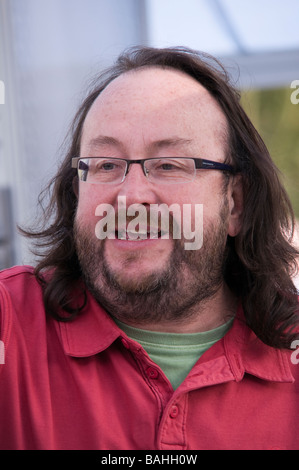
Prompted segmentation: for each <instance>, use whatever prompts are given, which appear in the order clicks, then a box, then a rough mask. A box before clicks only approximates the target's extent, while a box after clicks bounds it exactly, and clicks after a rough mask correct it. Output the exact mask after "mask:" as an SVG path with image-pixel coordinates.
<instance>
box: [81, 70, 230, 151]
mask: <svg viewBox="0 0 299 470" xmlns="http://www.w3.org/2000/svg"><path fill="white" fill-rule="evenodd" d="M134 130H135V137H137V135H136V133H137V132H139V133H140V132H141V133H142V135H143V137H144V138H145V139H146V138H147V137H148V138H149V139H153V140H154V139H155V138H157V139H158V138H163V137H165V138H169V137H170V135H169V134H171V133H173V134H174V135H177V134H180V137H185V138H189V137H191V138H193V137H194V135H195V134H196V133H197V132H199V133H198V135H201V136H203V135H204V134H205V133H206V136H207V138H208V137H212V135H213V136H214V137H216V136H217V138H218V140H220V139H221V140H222V142H223V140H224V141H226V136H227V120H226V117H225V115H224V113H223V111H222V110H221V108H220V106H219V104H218V103H217V101H216V100H215V99H214V98H213V97H212V96H211V95H210V93H209V92H208V91H207V90H206V89H205V88H204V87H203V86H202V85H201V84H200V83H199V82H197V81H196V80H195V79H193V78H192V77H190V76H189V75H187V74H185V73H183V72H180V71H178V70H174V69H162V68H158V67H146V68H142V69H137V70H134V71H131V72H127V73H124V74H122V75H121V76H119V77H118V78H116V79H115V80H113V81H112V82H111V83H110V84H109V85H108V86H107V87H106V88H105V89H104V90H103V91H102V93H101V94H100V95H99V96H98V97H97V99H96V100H95V102H94V103H93V105H92V107H91V109H90V110H89V112H88V114H87V116H86V119H85V122H84V127H83V135H82V140H83V141H84V142H85V143H86V141H87V139H88V138H91V137H94V136H95V135H96V134H103V135H109V134H110V133H111V132H112V133H115V132H116V133H118V134H119V135H120V136H121V134H122V131H127V132H128V131H129V132H134ZM216 130H217V131H216ZM183 134H184V135H183Z"/></svg>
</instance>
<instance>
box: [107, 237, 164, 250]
mask: <svg viewBox="0 0 299 470" xmlns="http://www.w3.org/2000/svg"><path fill="white" fill-rule="evenodd" d="M169 241H170V240H168V239H162V238H144V239H137V240H133V239H130V238H127V239H120V238H113V239H107V240H106V243H109V244H111V245H112V246H113V247H114V248H116V249H121V250H129V251H130V250H131V251H136V250H142V249H145V248H146V249H151V248H154V247H158V246H159V247H162V245H163V244H164V243H165V242H169Z"/></svg>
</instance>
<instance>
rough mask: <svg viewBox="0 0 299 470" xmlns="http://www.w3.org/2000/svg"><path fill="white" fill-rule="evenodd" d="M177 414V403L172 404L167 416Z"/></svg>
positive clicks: (173, 416)
mask: <svg viewBox="0 0 299 470" xmlns="http://www.w3.org/2000/svg"><path fill="white" fill-rule="evenodd" d="M178 414H179V408H178V406H177V405H173V406H172V407H171V409H170V413H169V416H170V417H171V418H176V417H177V415H178Z"/></svg>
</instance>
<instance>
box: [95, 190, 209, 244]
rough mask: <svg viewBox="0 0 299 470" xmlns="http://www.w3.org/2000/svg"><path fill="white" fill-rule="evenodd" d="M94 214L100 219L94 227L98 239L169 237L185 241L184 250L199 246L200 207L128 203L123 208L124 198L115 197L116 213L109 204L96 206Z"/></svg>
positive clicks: (200, 233) (200, 236)
mask: <svg viewBox="0 0 299 470" xmlns="http://www.w3.org/2000/svg"><path fill="white" fill-rule="evenodd" d="M192 212H193V222H192ZM95 215H96V216H97V217H101V219H100V220H99V221H98V222H97V224H96V226H95V235H96V237H97V238H98V239H99V240H104V239H105V238H109V239H115V238H117V239H120V240H131V241H132V240H134V241H138V240H145V239H157V238H161V239H163V238H164V239H169V238H170V235H171V237H172V238H173V239H181V238H183V239H184V240H185V241H184V248H185V250H199V249H200V248H201V247H202V244H203V205H202V204H193V205H192V204H183V205H182V208H181V206H180V205H179V204H171V206H168V205H167V204H150V206H149V208H146V207H145V205H143V204H131V205H130V206H128V207H127V204H126V196H119V197H118V206H117V208H116V210H115V209H114V207H113V206H112V205H111V204H99V205H98V206H97V207H96V210H95ZM192 225H194V229H193V230H192ZM186 240H188V241H186Z"/></svg>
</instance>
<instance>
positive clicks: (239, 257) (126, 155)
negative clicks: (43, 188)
mask: <svg viewBox="0 0 299 470" xmlns="http://www.w3.org/2000/svg"><path fill="white" fill-rule="evenodd" d="M211 61H212V59H211V58H208V57H206V56H204V55H200V54H197V53H195V52H193V51H190V50H183V49H164V50H159V49H152V48H140V49H134V50H132V51H129V52H128V53H127V54H124V55H123V56H121V57H120V58H119V60H118V61H117V63H116V64H115V65H114V66H113V67H112V68H111V69H110V70H108V71H107V72H105V73H104V74H103V75H102V76H101V77H100V78H99V79H98V81H97V82H96V84H95V86H94V88H93V89H92V91H91V92H90V94H89V95H88V97H87V98H86V100H85V101H84V103H83V104H82V106H81V108H80V109H79V111H78V113H77V115H76V117H75V120H74V123H73V127H72V134H71V141H70V145H69V150H68V152H67V155H66V157H65V160H64V162H63V163H62V166H61V168H60V169H59V171H58V172H57V175H56V177H55V178H54V180H53V182H52V183H53V185H54V187H53V192H52V199H51V201H50V205H49V207H48V212H46V218H47V220H51V223H50V224H48V226H46V227H44V228H43V229H42V230H40V231H35V232H34V231H32V232H29V231H27V235H28V236H32V237H37V238H38V239H40V241H39V242H38V243H40V245H41V246H43V247H44V246H45V245H46V246H48V251H43V252H42V259H41V261H40V262H39V264H38V265H37V267H36V268H35V269H34V270H33V269H32V268H30V267H15V268H12V269H10V270H7V271H4V272H3V273H2V274H1V277H0V311H1V317H0V318H1V323H0V325H1V340H2V341H3V344H4V345H5V364H3V365H2V366H0V367H1V369H0V372H1V375H0V391H1V401H0V409H1V424H0V443H1V444H0V447H1V448H4V449H109V450H113V449H162V450H184V449H269V448H282V449H296V448H299V437H298V436H297V432H296V431H297V422H298V398H299V396H298V381H297V380H296V378H297V377H298V376H299V375H298V374H299V369H298V367H297V366H296V362H297V361H296V350H295V349H294V345H295V346H296V344H297V343H295V342H294V341H295V339H296V328H297V323H298V319H297V315H298V300H297V294H296V289H295V287H294V285H293V282H292V277H291V275H292V273H293V271H292V270H293V266H295V260H296V256H297V254H298V253H297V252H296V250H295V249H294V248H293V246H292V245H291V244H290V240H289V238H288V234H289V233H291V232H292V222H293V215H292V209H291V206H290V203H289V200H288V198H287V195H286V193H285V191H284V189H283V187H282V186H281V183H280V181H279V178H278V176H277V170H276V168H275V166H274V164H273V162H272V160H271V158H270V156H269V154H268V152H267V149H266V148H265V146H264V144H263V142H262V140H261V138H260V136H259V135H258V133H257V132H256V130H255V129H254V127H253V126H252V124H251V122H250V121H249V119H248V117H247V116H246V115H245V113H244V111H243V110H242V108H241V106H240V104H239V96H238V94H237V92H236V91H235V90H234V89H233V88H232V87H231V85H230V84H229V80H228V77H227V75H226V73H225V71H224V70H223V69H221V68H220V65H219V64H218V63H217V62H216V61H215V62H214V65H212V63H211ZM165 208H166V209H168V211H167V210H166V216H167V223H166V224H165V225H164V222H165V213H164V212H163V211H164V210H165ZM157 213H158V215H157ZM162 219H163V220H162ZM154 220H155V224H154V222H153V221H154ZM198 222H200V223H198ZM165 227H166V228H165ZM177 227H179V229H180V230H178V229H177ZM199 232H200V233H201V234H202V237H199V238H197V241H198V243H197V245H196V246H193V247H192V248H193V249H189V248H190V247H189V246H188V244H187V243H191V241H192V240H191V238H192V236H193V238H194V239H196V237H197V235H198V233H199ZM191 235H192V236H191ZM292 348H293V349H294V350H292Z"/></svg>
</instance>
